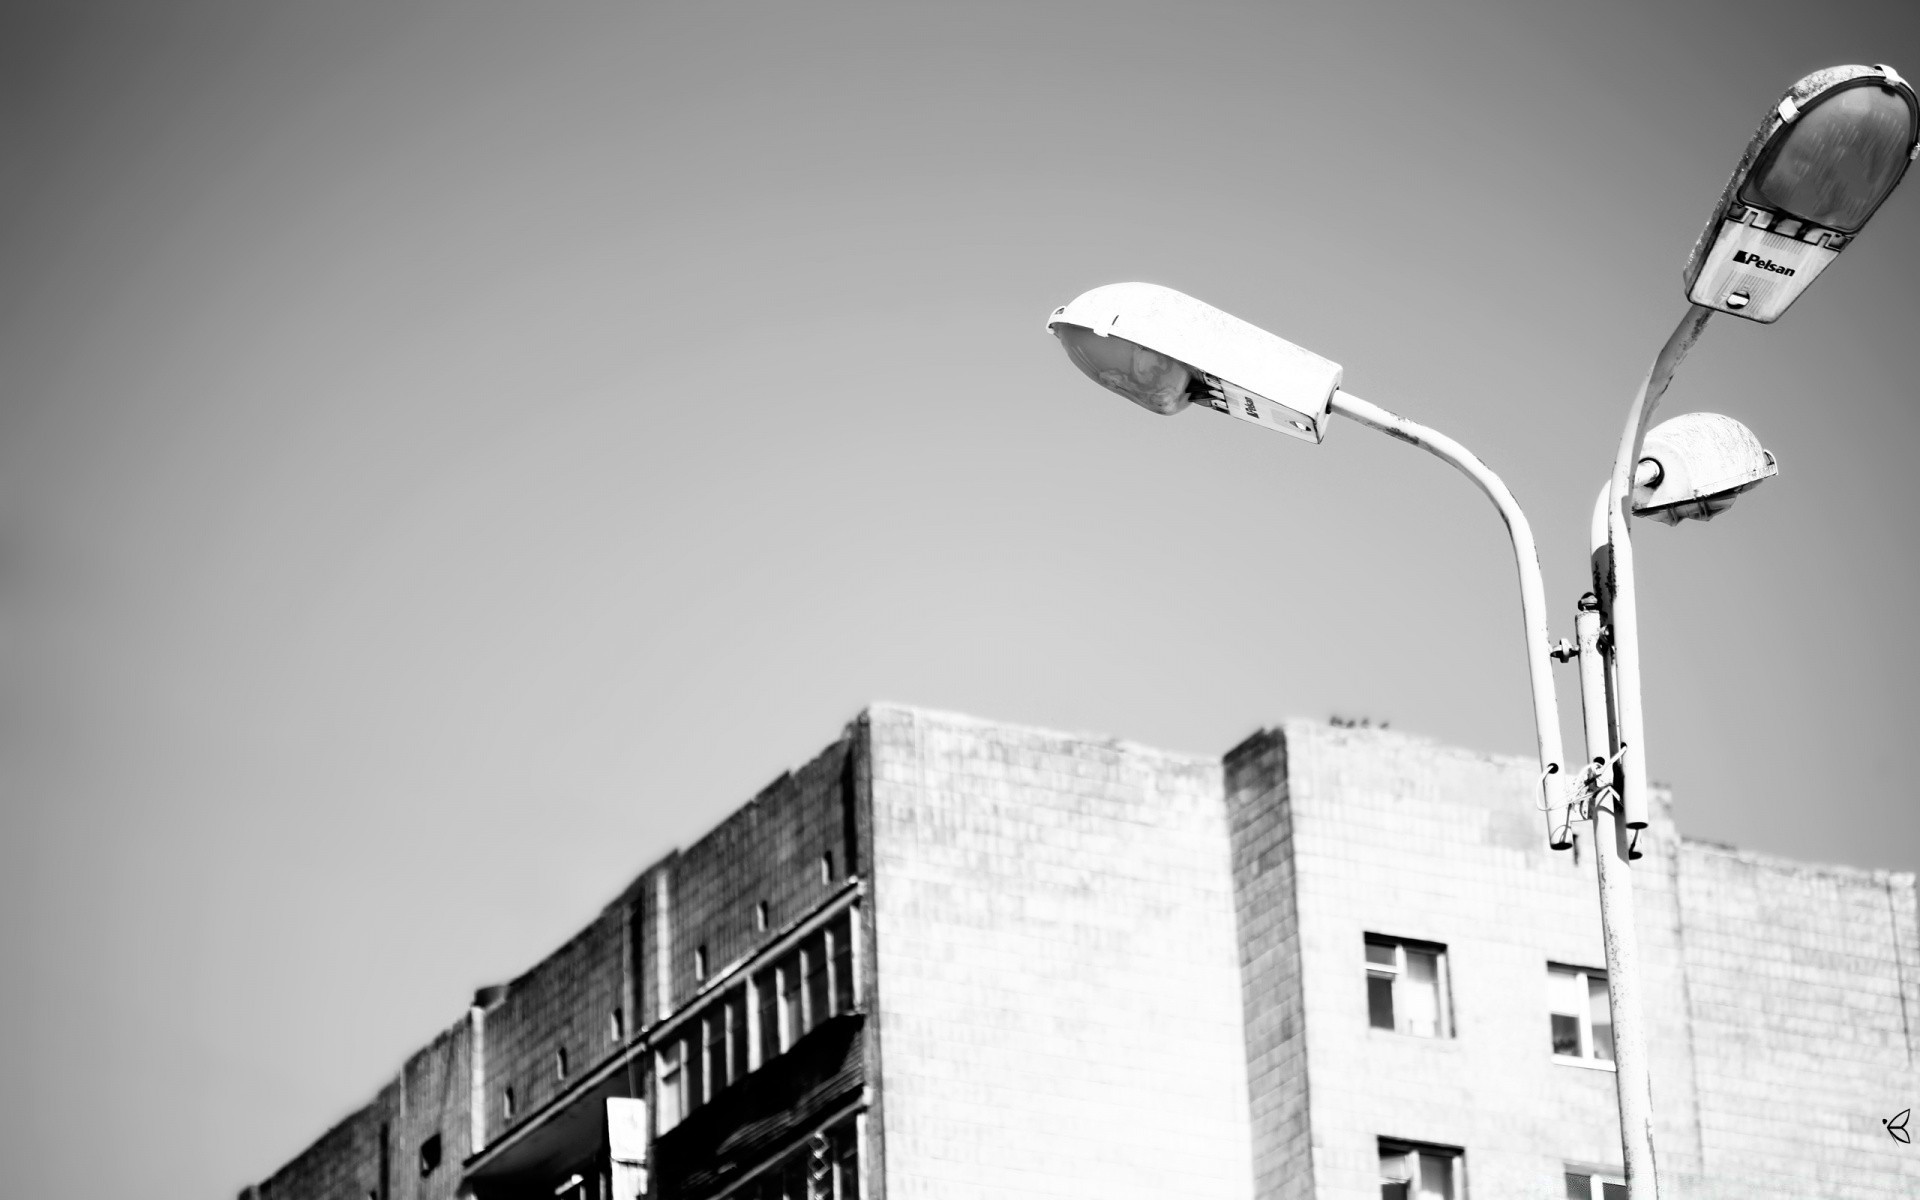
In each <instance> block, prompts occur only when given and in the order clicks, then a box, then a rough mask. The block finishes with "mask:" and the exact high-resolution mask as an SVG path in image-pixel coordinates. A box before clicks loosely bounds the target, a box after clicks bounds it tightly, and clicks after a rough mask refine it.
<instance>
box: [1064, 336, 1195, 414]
mask: <svg viewBox="0 0 1920 1200" xmlns="http://www.w3.org/2000/svg"><path fill="white" fill-rule="evenodd" d="M1053 332H1054V334H1055V335H1056V336H1058V337H1059V339H1060V344H1061V345H1062V346H1065V347H1066V349H1067V357H1068V358H1071V359H1072V360H1073V365H1074V366H1076V367H1079V368H1080V369H1081V371H1083V372H1085V373H1086V376H1087V378H1088V379H1091V380H1093V381H1094V382H1095V383H1097V384H1099V385H1100V386H1101V387H1103V388H1106V389H1108V390H1109V391H1115V392H1119V393H1120V394H1121V395H1122V396H1125V397H1126V398H1127V399H1129V400H1131V401H1133V402H1134V403H1135V404H1138V405H1139V406H1140V407H1141V408H1144V409H1147V410H1148V411H1149V412H1157V413H1159V414H1160V415H1162V416H1171V415H1173V414H1174V413H1177V412H1179V411H1180V410H1181V409H1183V408H1185V407H1186V406H1187V404H1188V403H1189V399H1188V395H1187V393H1188V391H1189V390H1190V389H1191V388H1192V386H1193V372H1192V370H1191V369H1190V368H1189V367H1188V366H1187V364H1185V363H1183V362H1181V361H1180V360H1178V359H1174V358H1168V357H1167V356H1166V355H1164V354H1161V353H1160V352H1158V351H1156V350H1149V349H1147V348H1146V347H1145V346H1142V345H1139V344H1138V343H1135V342H1130V341H1128V340H1127V339H1125V338H1122V337H1101V336H1100V335H1099V334H1097V333H1095V332H1094V331H1093V330H1091V329H1088V328H1086V327H1085V326H1082V325H1067V324H1064V323H1063V324H1058V325H1055V326H1054V327H1053Z"/></svg>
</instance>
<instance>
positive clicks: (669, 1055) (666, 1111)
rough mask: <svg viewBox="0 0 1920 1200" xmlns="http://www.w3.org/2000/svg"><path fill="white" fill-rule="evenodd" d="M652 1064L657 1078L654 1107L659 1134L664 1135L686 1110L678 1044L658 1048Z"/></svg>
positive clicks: (677, 1122)
mask: <svg viewBox="0 0 1920 1200" xmlns="http://www.w3.org/2000/svg"><path fill="white" fill-rule="evenodd" d="M653 1062H654V1071H655V1072H656V1074H657V1076H658V1082H657V1086H656V1088H655V1093H656V1094H655V1097H654V1100H655V1107H657V1108H658V1109H659V1112H660V1116H659V1121H660V1126H659V1129H660V1132H661V1133H665V1132H666V1131H667V1130H669V1129H672V1128H673V1127H674V1126H675V1125H678V1124H679V1123H680V1117H681V1114H682V1113H683V1112H684V1111H685V1109H686V1104H685V1103H684V1096H683V1092H684V1090H685V1084H686V1077H685V1075H684V1074H683V1073H682V1072H681V1070H680V1043H679V1042H668V1043H667V1044H666V1045H664V1046H662V1047H660V1050H659V1052H658V1053H657V1054H655V1055H654V1059H653Z"/></svg>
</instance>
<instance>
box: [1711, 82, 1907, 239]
mask: <svg viewBox="0 0 1920 1200" xmlns="http://www.w3.org/2000/svg"><path fill="white" fill-rule="evenodd" d="M1915 121H1916V115H1915V113H1914V111H1913V109H1912V108H1911V107H1910V106H1909V105H1908V104H1907V101H1906V98H1905V97H1904V96H1902V95H1901V94H1900V93H1898V92H1894V91H1889V90H1888V89H1886V88H1882V87H1877V86H1875V85H1873V84H1863V85H1861V86H1859V87H1850V88H1847V89H1845V90H1843V91H1838V92H1834V93H1832V94H1830V95H1828V96H1826V97H1825V98H1823V99H1821V100H1819V101H1817V102H1816V103H1815V104H1814V105H1813V107H1811V108H1809V109H1807V110H1806V111H1805V112H1803V113H1801V115H1800V119H1799V120H1797V121H1795V122H1794V123H1793V124H1791V125H1789V126H1787V128H1786V132H1785V133H1784V134H1782V135H1781V140H1780V141H1779V142H1778V143H1777V144H1776V145H1775V147H1774V149H1773V152H1772V153H1771V154H1770V155H1768V156H1767V158H1766V160H1765V161H1763V162H1762V163H1761V164H1760V167H1759V169H1758V170H1756V171H1755V172H1754V173H1753V175H1752V176H1751V177H1749V178H1748V180H1747V182H1746V185H1745V186H1744V187H1742V188H1741V199H1743V200H1745V201H1746V202H1747V203H1750V204H1755V205H1757V206H1759V207H1762V208H1770V209H1775V210H1777V211H1783V212H1786V213H1789V214H1791V215H1793V216H1796V217H1798V218H1800V219H1801V220H1803V221H1811V222H1812V223H1814V224H1815V225H1823V226H1825V227H1826V228H1828V229H1837V230H1839V231H1841V232H1842V233H1854V232H1856V231H1857V230H1859V228H1860V227H1861V226H1862V225H1865V224H1866V223H1867V218H1868V217H1870V216H1872V215H1873V210H1874V209H1876V208H1878V207H1880V202H1881V201H1882V200H1884V199H1886V198H1887V193H1888V192H1890V191H1892V190H1893V185H1894V184H1896V183H1898V182H1899V181H1900V174H1901V172H1902V171H1903V170H1905V169H1906V165H1907V155H1908V153H1909V152H1910V151H1911V150H1912V149H1913V139H1914V129H1915Z"/></svg>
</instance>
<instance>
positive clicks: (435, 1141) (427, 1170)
mask: <svg viewBox="0 0 1920 1200" xmlns="http://www.w3.org/2000/svg"><path fill="white" fill-rule="evenodd" d="M439 1165H440V1135H439V1134H437V1133H436V1134H434V1135H433V1136H432V1137H430V1138H428V1139H427V1140H426V1141H424V1142H421V1143H420V1176H421V1178H423V1179H424V1178H425V1177H427V1176H428V1175H431V1174H433V1169H434V1168H435V1167H437V1166H439Z"/></svg>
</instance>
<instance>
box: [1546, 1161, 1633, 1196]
mask: <svg viewBox="0 0 1920 1200" xmlns="http://www.w3.org/2000/svg"><path fill="white" fill-rule="evenodd" d="M1561 1178H1562V1179H1563V1180H1564V1181H1565V1182H1566V1183H1567V1184H1571V1183H1572V1182H1573V1180H1575V1179H1584V1180H1586V1181H1587V1200H1607V1198H1606V1192H1605V1189H1606V1188H1608V1187H1616V1188H1620V1189H1621V1194H1624V1193H1625V1190H1626V1186H1627V1177H1626V1176H1625V1175H1623V1174H1621V1173H1620V1172H1619V1171H1617V1170H1615V1169H1614V1168H1612V1167H1583V1166H1578V1165H1569V1166H1565V1167H1563V1168H1562V1169H1561ZM1567 1195H1568V1200H1572V1195H1573V1193H1572V1192H1568V1193H1567Z"/></svg>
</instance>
